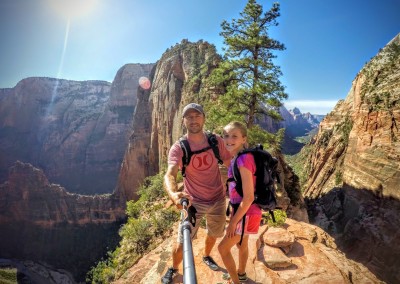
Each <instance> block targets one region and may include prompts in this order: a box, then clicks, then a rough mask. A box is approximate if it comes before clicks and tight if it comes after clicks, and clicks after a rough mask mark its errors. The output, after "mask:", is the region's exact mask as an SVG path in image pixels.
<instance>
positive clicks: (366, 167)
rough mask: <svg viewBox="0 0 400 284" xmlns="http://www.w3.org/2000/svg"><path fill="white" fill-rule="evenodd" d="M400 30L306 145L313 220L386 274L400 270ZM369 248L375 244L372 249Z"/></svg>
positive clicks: (389, 277)
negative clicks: (309, 143)
mask: <svg viewBox="0 0 400 284" xmlns="http://www.w3.org/2000/svg"><path fill="white" fill-rule="evenodd" d="M399 82H400V35H397V36H396V37H395V38H394V39H393V40H392V41H391V42H390V43H389V44H388V45H387V46H385V47H384V48H383V49H382V50H381V51H380V52H379V53H378V54H377V56H375V57H374V58H373V59H372V60H371V61H370V62H369V63H368V64H366V65H365V66H364V68H363V69H362V70H361V71H360V72H359V74H358V75H357V76H356V78H355V80H354V81H353V84H352V87H351V90H350V92H349V94H348V96H347V98H346V99H345V100H343V101H340V102H339V103H338V104H337V105H336V107H335V109H334V110H333V111H332V112H331V113H330V114H328V115H327V117H325V119H324V120H323V121H322V122H321V124H320V126H319V132H318V135H317V136H316V137H315V139H314V141H312V145H309V146H308V147H307V148H308V149H309V150H310V151H311V154H310V155H309V160H308V163H306V164H307V165H308V172H309V180H308V183H307V184H306V189H305V192H304V195H305V197H306V198H307V199H308V200H309V202H310V213H311V214H310V217H311V220H312V221H313V222H315V223H317V224H318V225H320V226H321V227H322V228H324V229H325V230H326V231H328V232H330V233H332V234H334V235H335V236H336V237H337V241H338V243H339V244H340V246H341V249H342V250H344V251H345V252H346V253H347V254H348V255H349V256H350V257H352V258H354V259H356V260H358V261H361V262H363V263H364V264H366V266H367V267H368V268H369V269H371V271H373V272H374V273H375V274H376V275H378V276H379V277H380V278H381V279H383V280H384V281H387V282H388V283H398V282H399V281H400V275H399V274H398V270H397V267H399V265H400V261H399V256H400V239H399V237H398V236H399V233H398V228H399V226H400V221H399V220H398V218H397V217H396V216H398V215H399V214H400V187H399V184H400V127H399V126H400V83H399ZM366 248H368V249H366Z"/></svg>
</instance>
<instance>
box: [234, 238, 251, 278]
mask: <svg viewBox="0 0 400 284" xmlns="http://www.w3.org/2000/svg"><path fill="white" fill-rule="evenodd" d="M248 243H249V235H244V236H243V240H242V244H241V245H239V243H238V244H237V245H236V246H237V247H238V249H239V265H238V269H237V273H239V274H244V273H245V272H246V265H247V259H248V258H249V246H248Z"/></svg>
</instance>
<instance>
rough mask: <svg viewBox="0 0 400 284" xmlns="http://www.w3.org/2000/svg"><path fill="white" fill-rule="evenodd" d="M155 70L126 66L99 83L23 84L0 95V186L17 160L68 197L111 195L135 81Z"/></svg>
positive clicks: (40, 80) (36, 81)
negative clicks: (42, 173)
mask: <svg viewBox="0 0 400 284" xmlns="http://www.w3.org/2000/svg"><path fill="white" fill-rule="evenodd" d="M153 65H154V64H127V65H125V66H123V67H122V68H121V69H120V70H119V71H118V73H117V74H116V76H115V79H114V81H113V83H112V85H110V83H107V82H101V81H84V82H77V81H68V80H61V79H60V80H59V79H52V78H27V79H24V80H22V81H21V82H19V83H18V84H17V85H16V86H15V87H14V88H11V89H4V90H2V92H1V93H0V99H1V105H0V133H1V134H0V157H1V158H0V183H2V182H4V181H5V179H6V177H7V170H8V168H9V167H10V166H11V165H12V164H13V163H14V162H15V161H17V160H20V161H23V162H27V163H31V164H32V165H34V166H36V167H38V168H41V169H43V170H44V171H45V173H46V176H47V177H48V178H49V179H50V180H51V181H52V182H54V183H59V184H61V185H62V186H64V187H66V188H67V190H68V191H70V192H76V193H86V194H95V193H111V192H112V191H113V190H114V188H115V185H116V182H117V176H118V172H119V169H120V165H121V162H122V158H123V155H124V151H125V149H126V146H127V144H128V136H129V133H130V131H131V127H132V126H131V124H132V119H133V111H134V108H135V106H136V101H137V90H138V88H139V78H140V77H141V76H148V75H149V72H150V70H151V68H152V67H153Z"/></svg>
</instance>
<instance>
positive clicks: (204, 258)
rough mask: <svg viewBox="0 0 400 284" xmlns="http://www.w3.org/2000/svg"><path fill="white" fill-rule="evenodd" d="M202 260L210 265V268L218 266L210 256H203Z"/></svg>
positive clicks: (214, 268) (213, 268) (215, 268)
mask: <svg viewBox="0 0 400 284" xmlns="http://www.w3.org/2000/svg"><path fill="white" fill-rule="evenodd" d="M203 262H204V263H205V264H207V266H208V267H210V269H211V270H217V269H218V268H219V267H218V265H217V264H216V263H215V261H214V259H212V257H211V256H204V257H203Z"/></svg>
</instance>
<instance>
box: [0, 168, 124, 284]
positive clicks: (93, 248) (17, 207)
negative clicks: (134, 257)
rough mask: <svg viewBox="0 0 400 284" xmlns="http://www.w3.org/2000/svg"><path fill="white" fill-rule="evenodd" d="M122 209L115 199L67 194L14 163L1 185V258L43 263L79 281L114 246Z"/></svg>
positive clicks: (36, 171)
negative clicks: (66, 271)
mask: <svg viewBox="0 0 400 284" xmlns="http://www.w3.org/2000/svg"><path fill="white" fill-rule="evenodd" d="M124 207H125V204H120V203H119V200H118V197H116V196H114V195H96V196H85V195H80V194H73V193H69V192H67V191H66V190H65V188H63V187H61V186H60V185H57V184H52V183H50V182H49V181H48V179H47V177H46V176H45V174H44V172H43V171H42V170H40V169H37V168H34V167H33V166H32V165H30V164H26V163H21V162H16V163H15V164H14V165H13V166H12V167H11V168H10V171H9V176H8V180H7V182H5V183H3V184H0V231H1V237H0V239H1V242H0V252H1V258H3V259H7V258H9V259H23V260H32V261H38V262H41V263H43V262H44V263H48V264H51V265H52V267H55V268H59V269H64V270H68V271H69V272H71V273H72V274H73V276H74V278H75V279H76V280H77V281H83V280H84V279H85V274H86V273H87V271H88V270H89V269H90V267H92V266H93V265H95V263H96V262H97V261H98V260H99V259H101V258H102V257H104V255H106V253H107V251H108V250H110V249H111V248H114V247H115V246H116V245H117V244H118V241H119V237H118V230H119V228H120V224H121V223H122V222H123V221H124V219H125V210H124ZM42 273H44V274H45V273H46V270H43V272H42ZM41 283H42V282H41ZM45 283H47V282H45Z"/></svg>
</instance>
